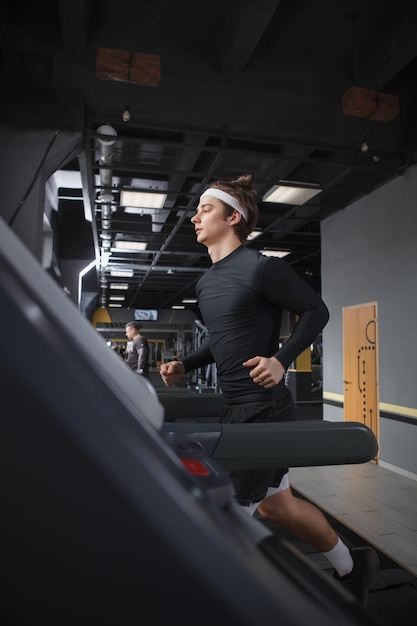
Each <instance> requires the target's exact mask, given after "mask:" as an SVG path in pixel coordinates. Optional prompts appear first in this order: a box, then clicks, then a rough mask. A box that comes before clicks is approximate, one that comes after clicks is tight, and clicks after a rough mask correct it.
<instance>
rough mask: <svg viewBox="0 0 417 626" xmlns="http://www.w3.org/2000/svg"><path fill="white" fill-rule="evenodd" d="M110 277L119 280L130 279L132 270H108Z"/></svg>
mask: <svg viewBox="0 0 417 626" xmlns="http://www.w3.org/2000/svg"><path fill="white" fill-rule="evenodd" d="M110 275H111V276H118V277H119V278H131V277H132V276H133V270H131V269H130V270H129V269H126V270H116V269H114V270H110Z"/></svg>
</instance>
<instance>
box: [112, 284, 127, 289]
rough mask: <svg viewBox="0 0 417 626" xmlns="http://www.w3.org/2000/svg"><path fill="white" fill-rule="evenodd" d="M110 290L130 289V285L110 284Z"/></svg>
mask: <svg viewBox="0 0 417 626" xmlns="http://www.w3.org/2000/svg"><path fill="white" fill-rule="evenodd" d="M110 289H129V285H128V283H110Z"/></svg>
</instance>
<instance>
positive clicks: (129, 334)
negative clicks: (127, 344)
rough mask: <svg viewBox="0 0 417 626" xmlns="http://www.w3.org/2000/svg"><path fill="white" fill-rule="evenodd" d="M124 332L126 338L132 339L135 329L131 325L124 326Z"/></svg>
mask: <svg viewBox="0 0 417 626" xmlns="http://www.w3.org/2000/svg"><path fill="white" fill-rule="evenodd" d="M125 333H126V337H127V338H128V339H132V338H133V337H134V333H135V329H134V328H133V326H126V329H125Z"/></svg>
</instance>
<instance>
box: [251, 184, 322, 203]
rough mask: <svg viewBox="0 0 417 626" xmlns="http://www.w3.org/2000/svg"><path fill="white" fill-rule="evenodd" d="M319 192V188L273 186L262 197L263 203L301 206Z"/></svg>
mask: <svg viewBox="0 0 417 626" xmlns="http://www.w3.org/2000/svg"><path fill="white" fill-rule="evenodd" d="M320 192H321V189H320V188H319V187H296V186H294V185H274V186H273V187H271V189H270V190H269V191H268V192H267V193H266V194H265V195H264V197H263V201H264V202H279V203H281V204H296V205H299V206H301V205H302V204H305V203H306V202H308V200H311V198H314V196H316V195H317V194H319V193H320Z"/></svg>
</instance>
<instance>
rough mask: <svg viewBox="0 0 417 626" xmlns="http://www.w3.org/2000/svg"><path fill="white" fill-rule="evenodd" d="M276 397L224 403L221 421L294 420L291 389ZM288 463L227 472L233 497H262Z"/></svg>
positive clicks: (246, 501)
mask: <svg viewBox="0 0 417 626" xmlns="http://www.w3.org/2000/svg"><path fill="white" fill-rule="evenodd" d="M287 391H288V393H287V394H286V395H285V396H284V397H283V398H281V399H279V400H273V401H268V402H247V403H246V404H225V405H224V407H223V410H222V413H221V416H220V421H221V422H224V423H228V424H236V423H243V422H246V423H250V422H259V423H261V422H263V423H265V422H289V421H293V420H295V406H294V403H293V399H292V396H291V392H290V391H289V390H287ZM287 472H288V467H280V468H273V469H255V470H241V471H232V472H230V478H231V479H232V482H233V485H234V488H235V499H236V501H237V502H238V503H239V504H241V505H243V506H248V505H249V504H251V503H252V502H260V501H261V500H263V499H264V498H265V495H266V492H267V491H268V489H269V487H279V484H280V482H281V480H282V477H283V476H284V475H285V474H286V473H287Z"/></svg>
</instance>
